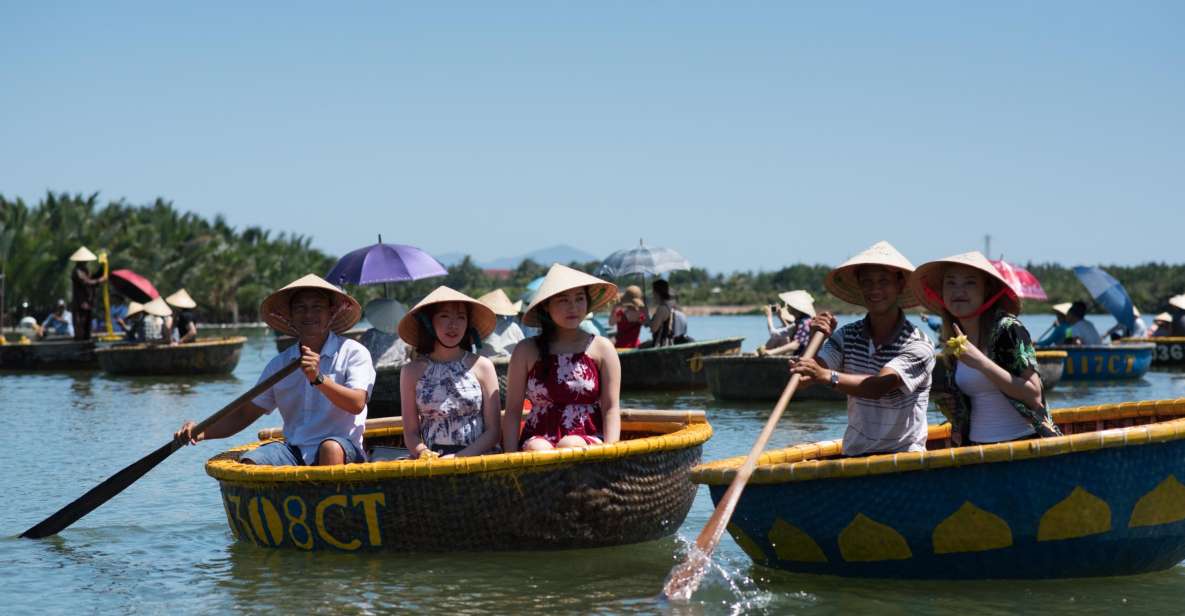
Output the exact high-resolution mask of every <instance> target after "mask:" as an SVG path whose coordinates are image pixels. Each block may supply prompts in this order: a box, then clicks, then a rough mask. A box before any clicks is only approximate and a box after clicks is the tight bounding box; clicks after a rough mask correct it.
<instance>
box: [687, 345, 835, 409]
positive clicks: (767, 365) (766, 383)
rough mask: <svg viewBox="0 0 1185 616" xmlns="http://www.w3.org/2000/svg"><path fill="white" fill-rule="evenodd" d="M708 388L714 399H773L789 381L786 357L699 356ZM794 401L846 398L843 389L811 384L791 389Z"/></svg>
mask: <svg viewBox="0 0 1185 616" xmlns="http://www.w3.org/2000/svg"><path fill="white" fill-rule="evenodd" d="M703 364H704V374H705V376H706V378H707V380H708V389H709V390H710V391H711V392H712V396H713V397H715V398H716V399H717V400H754V401H770V400H777V399H778V398H779V397H781V395H782V390H784V389H786V384H787V383H789V382H790V358H789V357H787V356H783V355H766V356H758V355H752V354H744V355H712V356H709V357H705V358H703ZM794 399H795V400H836V401H839V400H846V399H847V396H845V395H844V394H843V392H839V391H836V390H834V389H831V388H830V387H824V386H822V385H814V386H812V387H806V388H801V389H798V390H796V391H795V392H794Z"/></svg>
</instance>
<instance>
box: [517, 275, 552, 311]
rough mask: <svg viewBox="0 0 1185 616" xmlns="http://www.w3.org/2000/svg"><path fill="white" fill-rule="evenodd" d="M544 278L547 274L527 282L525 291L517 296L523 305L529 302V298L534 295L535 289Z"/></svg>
mask: <svg viewBox="0 0 1185 616" xmlns="http://www.w3.org/2000/svg"><path fill="white" fill-rule="evenodd" d="M544 278H547V276H540V277H538V278H536V279H534V280H532V281H531V282H528V283H527V289H526V291H523V296H522V297H520V298H519V299H521V300H522V302H523V306H526V305H527V304H530V303H531V299H532V298H534V297H535V291H538V290H539V285H541V284H543V279H544Z"/></svg>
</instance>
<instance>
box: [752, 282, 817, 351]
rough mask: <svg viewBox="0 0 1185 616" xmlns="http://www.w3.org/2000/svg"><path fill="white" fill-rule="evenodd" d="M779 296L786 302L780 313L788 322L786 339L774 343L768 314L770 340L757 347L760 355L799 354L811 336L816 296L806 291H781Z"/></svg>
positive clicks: (783, 319)
mask: <svg viewBox="0 0 1185 616" xmlns="http://www.w3.org/2000/svg"><path fill="white" fill-rule="evenodd" d="M778 297H779V298H780V299H781V300H782V301H783V302H786V305H785V307H784V308H782V312H783V313H787V314H782V315H779V318H781V320H782V322H783V323H785V324H786V328H787V331H786V340H785V341H784V342H782V343H781V344H773V345H771V344H770V343H771V342H774V340H773V338H774V337H773V336H772V333H773V332H772V326H773V322H772V320H770V319H769V314H768V313H767V314H766V320H767V321H768V322H769V324H770V327H771V336H770V338H771V339H770V340H769V341H766V343H765V346H763V347H757V354H758V355H799V354H801V353H802V352H803V351H805V350H806V343H807V341H808V340H809V339H810V336H811V319H812V318H814V316H815V298H813V297H811V294H810V293H808V292H806V291H801V290H798V291H789V292H787V293H781V294H779V295H778Z"/></svg>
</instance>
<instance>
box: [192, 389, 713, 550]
mask: <svg viewBox="0 0 1185 616" xmlns="http://www.w3.org/2000/svg"><path fill="white" fill-rule="evenodd" d="M273 435H274V432H270V431H269V432H268V433H261V435H260V436H261V437H270V436H273ZM711 435H712V429H711V427H710V426H709V425H708V423H707V422H706V420H705V419H704V414H703V412H700V411H623V412H622V439H623V440H622V441H621V442H618V443H614V444H612V445H600V446H594V447H589V448H586V449H562V450H553V451H547V452H516V453H511V454H492V455H485V456H477V457H472V458H453V459H445V460H442V459H435V460H415V461H412V460H390V461H382V462H369V463H365V464H350V465H343V466H331V467H310V466H296V467H279V466H253V465H248V464H240V463H239V462H238V461H237V460H238V458H239V456H240V455H241V454H242V453H243V452H245V451H249V450H251V449H253V448H255V447H258V446H259V445H260V443H252V444H250V445H246V446H243V447H236V448H234V449H231V450H230V451H228V452H225V453H222V454H219V455H217V456H215V457H214V458H212V459H211V460H210V461H209V462H207V463H206V472H207V473H208V474H209V475H210V476H212V477H214V478H215V479H217V480H218V482H219V485H220V487H221V489H222V497H223V505H224V506H225V509H226V513H227V522H228V524H229V525H230V528H231V532H232V533H233V534H234V536H235V538H236V539H238V540H239V541H242V542H245V543H253V544H255V545H259V546H264V547H271V548H289V549H293V548H294V549H299V550H340V551H358V550H365V551H380V550H388V551H423V552H443V551H473V550H552V549H568V548H588V547H599V546H612V545H622V544H629V543H637V542H641V541H649V540H652V539H658V538H661V537H665V536H667V535H671V534H673V533H674V532H675V530H676V529H678V528H679V525H680V524H682V523H683V518H684V517H685V516H686V515H687V511H688V510H689V509H690V508H691V503H692V501H693V500H694V498H695V492H696V486H695V485H694V484H692V483H691V482H690V481H689V480H688V474H689V472H690V470H691V467H692V466H694V465H695V464H696V463H698V462H699V459H700V455H701V447H702V445H703V443H704V442H705V441H707V440H708V438H709V437H710V436H711ZM365 439H366V441H365V442H366V445H367V447H372V446H374V445H401V444H402V423H401V421H400V420H399V418H390V419H382V420H372V421H370V422H368V424H367V431H366V436H365Z"/></svg>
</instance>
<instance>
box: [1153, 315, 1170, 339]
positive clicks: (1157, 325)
mask: <svg viewBox="0 0 1185 616" xmlns="http://www.w3.org/2000/svg"><path fill="white" fill-rule="evenodd" d="M1171 335H1173V315H1171V314H1169V313H1167V312H1162V313H1160V314H1158V315H1156V319H1155V320H1154V321H1153V322H1152V327H1149V328H1148V337H1149V338H1164V337H1167V336H1171Z"/></svg>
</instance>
